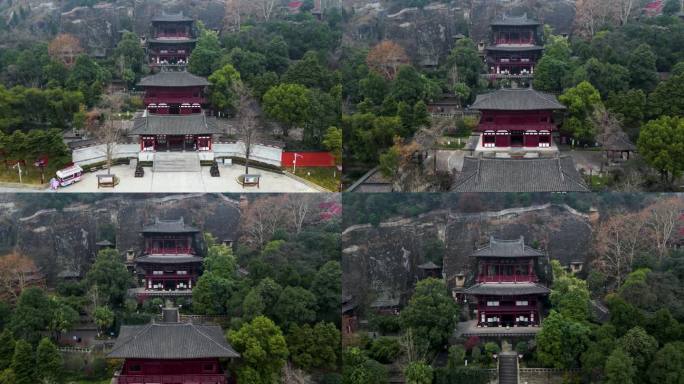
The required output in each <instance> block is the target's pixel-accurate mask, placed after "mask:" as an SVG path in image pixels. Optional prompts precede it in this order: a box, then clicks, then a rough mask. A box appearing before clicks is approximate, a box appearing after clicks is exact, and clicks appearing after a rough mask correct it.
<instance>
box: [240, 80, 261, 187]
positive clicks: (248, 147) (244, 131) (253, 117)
mask: <svg viewBox="0 0 684 384" xmlns="http://www.w3.org/2000/svg"><path fill="white" fill-rule="evenodd" d="M234 89H235V94H236V95H237V97H238V113H237V117H238V127H237V132H238V135H239V136H240V139H242V142H243V144H244V146H245V175H247V174H249V157H250V155H251V153H252V146H253V145H254V142H255V141H256V140H257V136H258V134H259V132H258V124H257V119H258V118H257V113H256V110H257V106H256V101H255V100H254V97H252V95H251V93H250V92H249V90H248V89H247V87H246V86H245V85H244V83H242V82H241V81H239V82H236V84H235V86H234Z"/></svg>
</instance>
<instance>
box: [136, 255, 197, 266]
mask: <svg viewBox="0 0 684 384" xmlns="http://www.w3.org/2000/svg"><path fill="white" fill-rule="evenodd" d="M135 262H136V263H138V264H187V263H201V262H202V258H201V257H199V256H194V255H176V254H174V255H157V254H155V255H150V256H143V257H139V258H137V259H136V260H135Z"/></svg>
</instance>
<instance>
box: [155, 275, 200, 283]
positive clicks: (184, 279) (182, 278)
mask: <svg viewBox="0 0 684 384" xmlns="http://www.w3.org/2000/svg"><path fill="white" fill-rule="evenodd" d="M145 279H146V280H152V281H155V280H172V281H173V280H175V281H177V282H179V283H187V282H188V280H193V281H194V280H195V274H194V273H193V274H190V273H189V274H187V275H145Z"/></svg>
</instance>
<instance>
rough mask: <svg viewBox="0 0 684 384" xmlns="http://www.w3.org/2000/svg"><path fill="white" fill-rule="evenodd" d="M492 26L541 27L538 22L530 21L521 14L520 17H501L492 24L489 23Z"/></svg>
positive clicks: (504, 15)
mask: <svg viewBox="0 0 684 384" xmlns="http://www.w3.org/2000/svg"><path fill="white" fill-rule="evenodd" d="M490 25H493V26H535V25H541V23H540V22H539V21H538V20H534V19H530V18H528V17H527V13H523V14H522V15H521V16H509V15H506V14H503V15H501V17H499V18H497V19H496V20H494V21H493V22H491V23H490Z"/></svg>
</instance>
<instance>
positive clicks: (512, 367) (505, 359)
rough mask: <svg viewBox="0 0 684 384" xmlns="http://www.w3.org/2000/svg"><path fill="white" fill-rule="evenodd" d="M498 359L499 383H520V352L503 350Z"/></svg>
mask: <svg viewBox="0 0 684 384" xmlns="http://www.w3.org/2000/svg"><path fill="white" fill-rule="evenodd" d="M498 361H499V384H518V354H517V353H516V352H501V353H500V354H499V358H498Z"/></svg>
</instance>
